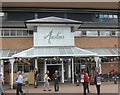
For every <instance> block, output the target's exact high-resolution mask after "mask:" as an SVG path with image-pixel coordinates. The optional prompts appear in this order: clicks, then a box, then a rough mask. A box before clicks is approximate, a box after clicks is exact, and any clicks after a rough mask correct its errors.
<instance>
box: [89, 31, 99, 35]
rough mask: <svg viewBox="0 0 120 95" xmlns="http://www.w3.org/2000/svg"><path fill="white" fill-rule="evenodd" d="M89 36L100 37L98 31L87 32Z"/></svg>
mask: <svg viewBox="0 0 120 95" xmlns="http://www.w3.org/2000/svg"><path fill="white" fill-rule="evenodd" d="M87 36H98V32H97V31H87Z"/></svg>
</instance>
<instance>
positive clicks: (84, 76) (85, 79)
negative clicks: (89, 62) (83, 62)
mask: <svg viewBox="0 0 120 95" xmlns="http://www.w3.org/2000/svg"><path fill="white" fill-rule="evenodd" d="M81 82H82V84H83V90H84V95H87V94H86V90H88V93H89V92H90V91H89V86H88V83H89V77H88V74H87V73H86V72H85V71H84V70H82V74H81Z"/></svg>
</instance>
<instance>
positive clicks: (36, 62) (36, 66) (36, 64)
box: [35, 58, 38, 69]
mask: <svg viewBox="0 0 120 95" xmlns="http://www.w3.org/2000/svg"><path fill="white" fill-rule="evenodd" d="M35 68H36V69H38V61H37V58H35Z"/></svg>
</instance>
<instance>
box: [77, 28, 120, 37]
mask: <svg viewBox="0 0 120 95" xmlns="http://www.w3.org/2000/svg"><path fill="white" fill-rule="evenodd" d="M75 36H89V37H93V36H96V37H97V36H101V37H111V36H120V32H118V31H117V30H82V31H76V32H75Z"/></svg>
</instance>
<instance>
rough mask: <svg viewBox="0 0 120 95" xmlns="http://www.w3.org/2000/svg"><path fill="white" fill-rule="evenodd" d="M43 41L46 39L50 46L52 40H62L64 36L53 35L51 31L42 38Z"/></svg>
mask: <svg viewBox="0 0 120 95" xmlns="http://www.w3.org/2000/svg"><path fill="white" fill-rule="evenodd" d="M44 39H48V43H49V44H50V43H51V40H52V39H64V35H62V33H60V32H58V33H57V34H53V31H52V30H51V31H50V33H49V34H47V35H46V36H44Z"/></svg>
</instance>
